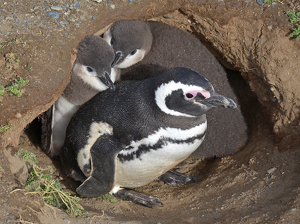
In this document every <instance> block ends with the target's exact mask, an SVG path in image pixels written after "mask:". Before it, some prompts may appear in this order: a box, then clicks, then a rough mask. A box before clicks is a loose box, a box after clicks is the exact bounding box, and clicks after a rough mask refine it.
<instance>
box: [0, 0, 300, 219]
mask: <svg viewBox="0 0 300 224" xmlns="http://www.w3.org/2000/svg"><path fill="white" fill-rule="evenodd" d="M66 2H69V1H62V3H64V4H66ZM70 2H71V1H70ZM1 4H2V3H1ZM39 4H40V3H39V1H38V0H34V1H31V2H30V5H28V6H24V7H23V8H18V10H19V11H20V14H21V13H26V12H28V11H30V9H31V8H33V7H34V6H36V5H39ZM70 4H71V3H70ZM75 4H76V2H75ZM86 4H87V5H89V4H90V2H87V1H85V2H81V7H82V8H83V9H84V10H83V9H82V11H80V10H78V11H77V12H76V15H75V16H78V17H79V16H81V18H84V16H85V15H86V14H89V13H91V11H89V10H95V13H98V14H95V15H97V16H96V18H97V19H96V20H93V21H92V22H90V21H91V20H84V19H82V21H83V22H82V23H81V24H79V28H81V29H75V28H76V27H77V26H75V25H72V24H71V23H70V25H69V26H68V27H67V28H65V30H64V31H66V32H69V33H72V34H73V35H74V36H75V40H74V39H73V38H71V37H64V36H61V35H60V34H61V33H60V32H61V31H56V30H54V31H53V32H51V35H50V36H47V35H46V34H47V30H46V28H43V29H41V30H42V32H41V34H40V33H39V29H36V27H34V26H32V27H30V28H32V30H31V31H30V33H26V32H27V31H26V32H25V31H22V32H23V33H20V32H18V31H19V30H17V29H16V28H15V27H14V26H13V25H12V24H10V23H8V22H7V23H5V24H3V25H2V28H3V30H5V31H6V30H10V31H13V30H15V33H14V34H13V35H12V34H10V35H8V36H2V37H1V38H2V41H3V40H4V41H7V42H5V44H4V45H2V46H4V48H3V49H2V50H1V57H2V58H1V57H0V66H1V71H2V75H1V77H0V84H1V85H4V86H6V85H9V84H10V83H11V82H12V81H13V80H14V79H15V78H19V77H22V78H24V79H29V81H30V82H29V84H28V85H27V86H25V88H22V91H23V92H22V93H23V95H22V97H20V98H17V97H16V96H13V95H10V94H8V93H5V94H4V95H3V96H0V105H1V107H0V108H1V109H0V114H1V117H0V124H1V125H5V124H7V123H12V124H13V127H12V129H11V130H8V131H7V132H4V133H2V134H0V138H1V146H0V147H1V153H0V164H1V167H2V169H0V179H1V184H0V223H4V222H6V223H9V222H10V223H18V222H19V223H122V222H130V223H298V222H299V221H300V217H299V216H300V215H299V209H300V198H299V196H298V195H299V190H300V188H299V185H300V179H299V175H300V167H299V162H298V161H299V159H300V146H299V144H298V143H299V139H300V138H299V115H298V114H299V105H300V100H299V98H300V97H299V96H300V93H299V91H300V88H299V83H300V80H299V77H298V76H297V74H298V72H299V70H300V69H299V63H298V61H299V49H300V48H299V42H296V41H295V40H293V39H290V38H289V34H290V30H291V29H292V27H293V25H291V24H290V23H289V21H288V17H287V16H286V15H285V12H286V11H288V10H293V9H295V10H298V11H299V10H300V6H299V5H300V4H299V3H298V2H297V1H291V0H282V1H276V5H271V4H263V5H258V4H257V3H256V1H253V0H252V1H238V0H237V1H226V0H224V1H205V0H202V1H192V0H190V1H186V2H184V3H182V2H181V1H170V2H169V1H159V0H158V1H139V2H133V3H131V4H129V3H128V2H124V1H112V3H111V4H115V6H116V8H115V9H112V8H111V7H109V6H107V5H104V6H102V5H101V6H99V7H97V8H96V9H95V7H94V8H93V9H90V8H84V6H85V5H86ZM95 4H96V3H95ZM112 12H114V13H112ZM41 13H42V12H41ZM45 16H46V15H45ZM154 17H155V18H154ZM99 18H100V19H99ZM129 18H132V19H136V18H138V19H154V20H156V21H162V22H165V23H167V24H170V25H173V26H176V27H178V28H180V29H183V30H187V31H188V32H191V33H192V34H194V35H196V36H197V37H198V38H199V39H200V40H201V41H202V42H204V43H205V44H206V46H207V47H208V48H209V49H210V50H211V51H212V52H213V53H214V54H215V56H216V57H217V58H218V59H219V60H220V61H221V62H222V63H223V65H224V66H225V67H227V68H228V69H231V70H235V71H239V72H240V74H241V75H242V77H243V78H244V79H245V80H246V83H247V84H248V86H249V87H250V90H247V91H246V90H243V89H242V90H239V91H241V93H242V94H244V95H246V96H247V98H248V96H251V97H254V98H253V99H252V100H251V101H249V100H244V102H246V104H245V105H244V107H245V109H244V111H245V117H247V119H249V121H251V125H250V128H251V134H250V140H249V143H248V144H247V145H246V147H245V148H243V149H241V151H239V152H238V153H236V154H235V155H232V156H227V157H224V158H214V159H202V158H196V157H191V158H189V159H188V160H186V161H185V162H184V163H182V164H180V165H179V166H178V168H180V169H181V172H185V173H188V174H191V175H195V176H197V177H198V178H199V179H200V181H199V182H198V183H195V184H191V185H186V186H180V187H170V186H167V185H164V184H163V183H160V182H152V183H150V184H149V185H147V186H144V187H142V188H139V189H136V190H137V191H141V192H143V193H148V194H151V195H155V196H157V197H159V198H161V200H162V202H163V203H164V207H154V208H153V209H149V208H145V207H142V206H138V205H136V204H133V203H131V202H125V201H120V200H116V203H111V202H110V201H106V200H102V199H83V200H82V202H81V204H82V205H83V206H84V208H85V209H87V210H88V212H89V214H88V215H87V216H85V217H77V218H75V217H70V216H68V215H67V214H66V213H65V212H64V211H63V210H59V209H57V208H52V207H49V206H48V205H46V204H45V203H44V202H43V200H42V199H41V198H40V197H39V196H37V195H34V194H25V193H24V192H22V191H17V192H13V193H11V192H12V191H13V190H14V189H17V188H22V187H24V183H25V181H26V178H27V173H28V169H29V168H30V165H29V164H26V165H25V163H24V161H22V160H21V159H20V158H19V157H18V156H17V155H16V151H17V150H18V149H21V148H23V149H26V150H29V151H31V152H33V153H35V154H36V156H37V159H38V161H39V162H38V165H39V166H41V167H46V166H48V165H51V166H53V167H54V170H55V173H54V176H55V177H56V178H58V179H59V180H61V183H62V185H63V186H64V187H65V188H66V189H67V190H70V191H71V192H72V193H73V194H75V191H74V190H75V189H76V186H78V183H76V182H73V181H72V180H69V179H68V178H66V177H65V176H64V175H63V174H62V173H61V171H60V165H59V161H58V160H55V159H54V160H51V159H49V158H48V157H47V156H46V155H45V154H44V153H43V152H42V151H41V149H40V146H39V144H40V143H39V135H40V133H39V126H38V124H36V123H38V120H35V121H34V123H32V124H31V125H29V126H28V127H27V129H26V131H23V129H24V127H26V126H27V125H28V124H29V123H30V122H31V121H32V120H34V119H35V118H36V117H37V116H38V115H39V114H40V113H42V112H43V111H45V110H47V109H48V108H49V107H50V105H51V104H52V103H53V102H55V100H56V99H57V97H58V96H59V95H60V94H61V92H62V91H63V89H64V87H65V86H66V85H67V83H68V79H69V69H70V66H69V60H70V52H71V49H72V48H73V47H75V46H76V45H77V43H78V42H79V41H80V39H82V38H83V37H84V36H85V35H87V34H91V33H95V32H96V31H97V30H99V29H100V28H103V27H105V26H106V25H108V24H109V23H111V22H113V21H115V20H118V19H129ZM7 21H8V20H7ZM52 25H53V24H52V23H49V24H48V28H49V27H51V26H52ZM51 28H52V27H51ZM49 29H50V28H49ZM64 31H63V32H64ZM13 40H15V41H13ZM9 53H17V54H16V55H11V54H9ZM15 57H17V58H18V59H20V62H19V63H12V62H11V61H9V59H11V58H13V60H14V61H15V62H16V60H15V59H16V58H15ZM49 77H50V78H49ZM250 108H252V109H251V110H250ZM253 108H254V109H253ZM247 111H251V113H247Z"/></svg>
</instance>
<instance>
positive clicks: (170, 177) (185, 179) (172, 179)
mask: <svg viewBox="0 0 300 224" xmlns="http://www.w3.org/2000/svg"><path fill="white" fill-rule="evenodd" d="M156 180H158V181H163V182H164V183H166V184H168V185H171V186H180V185H182V184H191V183H195V182H198V181H199V179H198V178H197V177H193V176H190V175H187V174H184V173H179V172H176V171H174V170H169V171H168V172H166V173H164V174H163V175H161V176H159V177H158V178H157V179H156Z"/></svg>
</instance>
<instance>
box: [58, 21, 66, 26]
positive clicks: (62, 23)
mask: <svg viewBox="0 0 300 224" xmlns="http://www.w3.org/2000/svg"><path fill="white" fill-rule="evenodd" d="M59 23H60V24H61V25H64V26H66V25H68V23H67V22H66V21H64V20H60V21H59Z"/></svg>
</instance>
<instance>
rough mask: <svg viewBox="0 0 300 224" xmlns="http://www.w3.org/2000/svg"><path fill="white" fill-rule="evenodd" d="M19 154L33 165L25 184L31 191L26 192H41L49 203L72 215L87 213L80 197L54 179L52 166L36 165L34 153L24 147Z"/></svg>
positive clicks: (27, 189) (26, 188)
mask: <svg viewBox="0 0 300 224" xmlns="http://www.w3.org/2000/svg"><path fill="white" fill-rule="evenodd" d="M18 155H22V158H23V160H24V161H28V162H30V163H31V164H32V165H33V167H32V169H31V171H30V174H29V178H28V180H27V183H26V186H25V190H26V191H29V192H27V193H26V194H29V193H32V194H39V195H40V196H41V197H43V198H44V201H45V202H46V203H47V204H49V205H53V206H55V207H58V208H62V209H65V210H66V212H67V213H69V214H70V215H72V216H84V215H86V214H87V211H86V210H85V209H84V208H83V207H82V206H81V205H80V204H79V201H80V198H79V197H76V196H71V193H69V192H64V191H63V190H62V187H61V185H60V182H59V181H58V180H54V179H53V176H52V174H53V168H52V167H51V166H49V167H47V168H45V169H42V168H40V167H39V166H37V165H35V163H37V162H38V161H37V159H36V156H35V155H34V153H32V152H28V151H26V150H24V149H20V150H19V151H18ZM17 190H20V189H17ZM15 191H16V190H15Z"/></svg>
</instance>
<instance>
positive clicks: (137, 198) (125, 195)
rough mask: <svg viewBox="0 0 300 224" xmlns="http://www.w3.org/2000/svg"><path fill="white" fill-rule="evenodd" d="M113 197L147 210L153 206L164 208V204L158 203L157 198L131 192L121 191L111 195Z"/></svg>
mask: <svg viewBox="0 0 300 224" xmlns="http://www.w3.org/2000/svg"><path fill="white" fill-rule="evenodd" d="M113 196H115V197H116V198H119V199H122V200H125V201H132V202H134V203H136V204H139V205H143V206H146V207H149V208H153V205H158V206H164V204H163V203H161V202H160V199H159V198H158V197H155V196H151V195H146V194H142V193H139V192H136V191H133V190H126V189H123V190H120V191H118V192H117V193H115V194H113Z"/></svg>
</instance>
